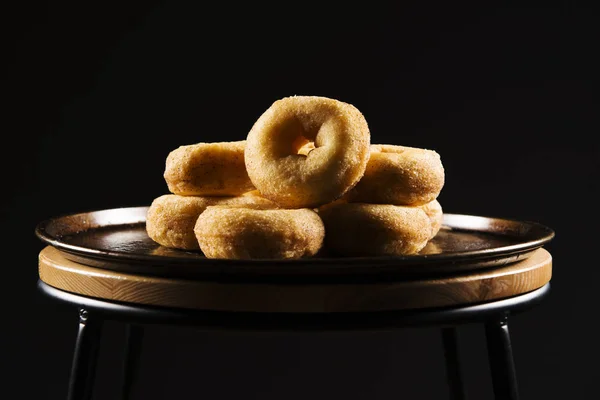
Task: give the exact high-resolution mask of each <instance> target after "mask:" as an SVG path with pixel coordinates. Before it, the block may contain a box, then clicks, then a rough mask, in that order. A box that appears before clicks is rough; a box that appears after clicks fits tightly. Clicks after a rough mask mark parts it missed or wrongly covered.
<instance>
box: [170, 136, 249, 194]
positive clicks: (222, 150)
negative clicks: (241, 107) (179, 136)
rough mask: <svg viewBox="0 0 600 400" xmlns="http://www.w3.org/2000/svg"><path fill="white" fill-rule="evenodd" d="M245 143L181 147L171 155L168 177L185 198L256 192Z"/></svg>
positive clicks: (176, 191) (174, 188) (175, 189)
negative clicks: (247, 165)
mask: <svg viewBox="0 0 600 400" xmlns="http://www.w3.org/2000/svg"><path fill="white" fill-rule="evenodd" d="M245 145H246V141H245V140H241V141H237V142H216V143H196V144H192V145H187V146H180V147H178V148H177V149H175V150H173V151H171V152H170V153H169V155H168V156H167V160H166V166H165V171H164V174H163V175H164V178H165V181H166V182H167V186H168V188H169V191H170V192H171V193H174V194H179V195H182V196H237V195H240V194H242V193H244V192H248V191H250V190H253V189H254V185H253V184H252V182H251V181H250V178H249V177H248V173H247V172H246V165H245V161H244V148H245Z"/></svg>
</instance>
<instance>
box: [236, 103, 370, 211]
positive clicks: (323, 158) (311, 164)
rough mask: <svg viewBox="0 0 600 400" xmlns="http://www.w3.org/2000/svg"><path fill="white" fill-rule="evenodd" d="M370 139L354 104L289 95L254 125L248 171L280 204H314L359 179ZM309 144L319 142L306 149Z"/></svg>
mask: <svg viewBox="0 0 600 400" xmlns="http://www.w3.org/2000/svg"><path fill="white" fill-rule="evenodd" d="M370 138H371V136H370V132H369V127H368V125H367V121H366V120H365V117H364V116H363V114H362V113H361V112H360V111H359V110H358V109H357V108H356V107H355V106H353V105H351V104H348V103H344V102H341V101H339V100H335V99H330V98H327V97H320V96H291V97H285V98H282V99H280V100H277V101H275V102H274V103H273V104H272V105H271V106H270V107H269V108H268V109H267V110H266V111H265V112H264V113H263V114H262V115H261V116H260V117H259V118H258V119H257V120H256V121H255V123H254V124H253V126H252V128H251V129H250V132H249V133H248V136H247V137H246V152H245V156H244V157H245V163H246V169H247V171H248V176H249V177H250V180H251V181H252V183H253V184H254V186H255V187H256V188H257V189H258V190H259V191H260V193H261V194H262V195H263V196H265V197H266V198H268V199H270V200H273V201H274V202H276V203H278V204H279V205H280V206H281V207H283V208H315V207H318V206H320V205H323V204H326V203H329V202H332V201H333V200H336V199H337V198H340V197H342V196H343V195H344V194H345V193H347V192H348V190H350V189H351V188H352V187H353V186H354V185H355V184H356V183H357V182H358V181H359V180H360V178H361V177H362V175H363V173H364V171H365V168H366V166H367V162H368V159H369V145H370ZM310 142H312V143H313V144H314V145H312V146H308V147H307V143H310ZM303 148H304V149H307V150H306V151H304V150H301V149H303ZM304 153H306V154H304Z"/></svg>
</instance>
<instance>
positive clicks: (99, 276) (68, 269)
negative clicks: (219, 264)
mask: <svg viewBox="0 0 600 400" xmlns="http://www.w3.org/2000/svg"><path fill="white" fill-rule="evenodd" d="M39 276H40V279H41V280H42V281H43V282H45V283H47V284H48V285H50V286H53V287H55V288H58V289H61V290H65V291H68V292H72V293H76V294H80V295H85V296H89V297H93V298H99V299H105V300H113V301H119V302H126V303H133V304H141V305H152V306H164V307H181V308H189V309H202V310H218V311H253V312H318V313H320V312H355V311H382V310H407V309H420V308H426V307H442V306H457V305H466V304H474V303H480V302H485V301H490V300H496V299H502V298H506V297H510V296H514V295H518V294H522V293H526V292H529V291H532V290H535V289H538V288H540V287H542V286H543V285H545V284H546V283H548V282H549V281H550V278H551V276H552V256H551V255H550V253H549V252H548V251H546V250H545V249H543V248H540V249H537V250H535V251H534V252H533V254H532V255H531V256H530V257H528V258H527V259H526V260H523V261H520V262H516V263H513V264H510V265H506V266H502V267H498V268H493V269H488V270H479V271H473V272H470V273H469V272H467V273H461V274H456V275H451V276H445V277H444V276H440V277H438V278H431V279H416V280H415V279H406V280H395V281H391V282H384V283H364V284H361V283H331V282H328V283H321V284H319V283H302V284H293V283H279V284H277V283H239V282H234V283H227V282H216V281H205V280H191V279H169V278H165V277H157V276H148V275H137V274H129V273H123V272H117V271H112V270H106V269H100V268H94V267H90V266H86V265H82V264H78V263H76V262H74V261H71V260H68V259H67V258H65V257H64V255H63V254H62V253H61V252H60V251H59V250H57V249H56V248H54V247H53V246H47V247H46V248H44V249H43V250H42V251H41V252H40V254H39Z"/></svg>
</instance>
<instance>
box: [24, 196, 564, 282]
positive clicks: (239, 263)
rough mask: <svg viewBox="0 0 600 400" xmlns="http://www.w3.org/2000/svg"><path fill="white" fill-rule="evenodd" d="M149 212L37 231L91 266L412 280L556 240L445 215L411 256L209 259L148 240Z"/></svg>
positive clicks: (502, 260) (529, 227)
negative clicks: (431, 233)
mask: <svg viewBox="0 0 600 400" xmlns="http://www.w3.org/2000/svg"><path fill="white" fill-rule="evenodd" d="M147 211H148V207H128V208H116V209H107V210H98V211H91V212H85V213H76V214H70V215H63V216H58V217H55V218H50V219H48V220H45V221H42V222H40V223H39V224H38V225H37V226H36V229H35V233H36V235H37V237H38V238H40V239H41V240H42V241H43V242H45V243H47V244H48V245H52V246H54V247H56V248H57V249H58V250H60V251H61V252H62V253H63V254H64V256H65V257H66V258H68V259H70V260H72V261H75V262H78V263H80V264H84V265H88V266H92V267H98V268H105V269H110V270H116V271H121V272H126V273H136V274H146V275H153V276H163V277H169V278H185V279H210V280H223V281H231V280H238V281H239V280H243V281H249V280H250V281H252V280H254V281H289V282H291V283H295V282H303V281H306V280H310V281H312V280H318V281H326V280H334V281H340V280H343V281H347V280H350V281H357V282H367V281H381V280H390V279H414V278H415V277H417V276H418V277H423V276H433V275H440V276H442V275H448V274H456V273H462V272H465V271H473V270H477V269H485V268H493V267H498V266H502V265H506V264H509V263H512V262H516V261H520V260H523V259H525V258H527V257H529V255H530V254H531V253H532V252H533V251H534V250H536V249H538V248H540V247H542V246H543V245H544V244H546V243H547V242H549V241H550V240H552V239H553V238H554V231H553V230H552V229H550V228H549V227H547V226H544V225H542V224H539V223H536V222H530V221H517V220H510V219H502V218H490V217H483V216H475V215H462V214H448V213H447V214H444V223H443V226H442V229H441V230H440V232H439V233H438V234H437V235H436V237H435V238H433V239H432V240H431V241H430V242H429V244H428V245H427V246H426V247H425V248H424V249H423V250H422V251H421V253H419V254H416V255H409V256H393V257H392V256H390V257H328V256H326V255H319V256H316V257H311V258H303V259H296V260H226V259H209V258H206V257H204V255H203V254H202V253H201V252H200V251H183V250H177V249H169V248H166V247H163V246H161V245H159V244H157V243H156V242H154V241H153V240H152V239H150V238H149V237H148V235H147V234H146V226H145V221H146V213H147Z"/></svg>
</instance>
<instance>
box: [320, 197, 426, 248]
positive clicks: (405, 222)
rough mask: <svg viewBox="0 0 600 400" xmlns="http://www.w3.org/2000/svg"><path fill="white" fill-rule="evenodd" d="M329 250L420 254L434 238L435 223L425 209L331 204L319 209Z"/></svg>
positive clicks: (387, 205)
mask: <svg viewBox="0 0 600 400" xmlns="http://www.w3.org/2000/svg"><path fill="white" fill-rule="evenodd" d="M319 215H320V216H321V218H322V220H323V223H324V225H325V231H326V232H327V234H326V235H325V244H324V245H325V247H326V248H327V249H328V251H329V252H330V253H331V254H335V255H337V256H357V257H358V256H404V255H411V254H417V253H418V252H419V251H420V250H421V249H423V248H424V247H425V245H426V244H427V242H428V241H429V239H430V236H431V232H432V229H431V221H430V219H429V216H428V215H427V214H426V212H425V211H424V210H423V209H422V208H421V207H411V206H396V205H392V204H366V203H345V202H338V203H331V204H328V205H326V206H323V207H321V208H319Z"/></svg>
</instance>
